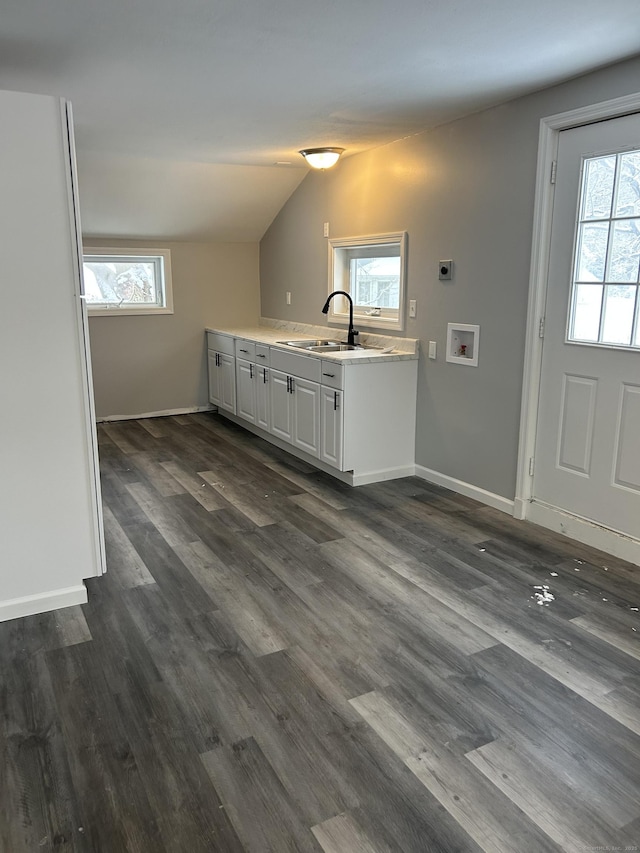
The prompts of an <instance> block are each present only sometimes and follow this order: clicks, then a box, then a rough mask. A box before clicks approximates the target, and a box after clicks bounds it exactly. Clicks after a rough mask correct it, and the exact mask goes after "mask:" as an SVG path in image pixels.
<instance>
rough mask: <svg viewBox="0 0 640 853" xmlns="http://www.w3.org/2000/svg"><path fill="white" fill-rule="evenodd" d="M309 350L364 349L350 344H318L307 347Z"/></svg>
mask: <svg viewBox="0 0 640 853" xmlns="http://www.w3.org/2000/svg"><path fill="white" fill-rule="evenodd" d="M307 349H309V350H311V352H347V350H352V349H364V347H359V346H358V347H354V346H351V344H319V345H318V346H315V347H307Z"/></svg>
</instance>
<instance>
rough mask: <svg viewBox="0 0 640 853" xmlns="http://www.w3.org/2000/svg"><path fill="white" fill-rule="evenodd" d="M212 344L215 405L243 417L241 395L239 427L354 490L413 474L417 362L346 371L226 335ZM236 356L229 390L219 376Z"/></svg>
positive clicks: (372, 363)
mask: <svg viewBox="0 0 640 853" xmlns="http://www.w3.org/2000/svg"><path fill="white" fill-rule="evenodd" d="M208 336H209V374H210V376H209V388H210V399H211V401H212V402H213V403H214V404H215V405H217V406H218V407H219V408H220V410H221V411H222V412H223V413H225V411H227V412H230V413H232V414H233V413H235V411H236V409H235V397H232V394H234V393H235V389H236V388H237V416H236V417H237V422H238V423H240V424H244V425H245V426H246V427H247V428H248V429H253V431H254V432H258V433H259V434H260V435H261V436H262V437H263V438H266V439H267V440H269V438H270V437H271V440H272V441H273V443H274V444H277V445H278V446H281V447H282V446H284V447H286V448H288V449H289V450H290V452H292V453H294V454H297V455H299V456H301V458H303V459H309V460H313V459H317V460H319V462H318V465H319V467H321V468H323V470H326V471H330V472H332V473H334V474H336V475H337V476H340V478H341V479H344V480H345V482H349V483H352V484H353V485H360V484H364V483H375V482H378V481H380V480H387V479H392V478H394V477H404V476H408V475H410V474H413V472H414V469H415V459H414V446H415V428H416V385H417V367H418V362H417V359H401V360H398V359H395V360H391V359H385V360H382V359H381V360H380V361H378V360H377V359H376V360H373V359H369V360H366V361H361V362H359V363H351V364H349V363H347V364H344V363H341V362H340V361H338V360H337V359H335V360H333V361H332V360H330V359H322V358H318V357H317V356H316V355H315V354H314V355H311V354H304V355H303V354H302V353H299V352H292V351H290V350H287V349H283V348H280V347H276V346H272V347H269V346H267V345H265V344H262V343H258V342H256V341H254V340H247V339H243V338H233V337H230V336H227V337H226V340H224V338H225V336H224V334H223V333H213V332H208ZM219 347H223V348H224V349H225V350H226V352H221V351H219V350H218V349H217V348H219ZM212 350H215V351H212ZM227 353H231V354H232V355H228V354H227ZM233 354H235V365H236V366H235V368H232V370H231V371H230V373H229V374H228V384H227V385H226V386H225V383H224V379H223V374H222V373H220V375H219V376H216V371H218V372H219V371H221V369H222V366H223V363H224V360H225V359H230V360H231V361H232V362H233V361H234V356H233ZM225 389H226V390H225ZM225 394H226V395H227V400H229V399H233V403H232V405H231V406H229V405H227V406H225V405H224V395H225ZM338 472H344V473H343V474H338Z"/></svg>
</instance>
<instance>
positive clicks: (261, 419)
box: [256, 365, 271, 431]
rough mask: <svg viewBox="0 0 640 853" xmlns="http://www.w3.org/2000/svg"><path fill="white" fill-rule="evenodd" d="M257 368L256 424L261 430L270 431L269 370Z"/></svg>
mask: <svg viewBox="0 0 640 853" xmlns="http://www.w3.org/2000/svg"><path fill="white" fill-rule="evenodd" d="M256 367H257V371H258V372H257V376H256V423H257V424H258V426H259V427H261V428H262V429H265V430H267V431H269V429H271V405H270V395H269V385H270V382H269V368H268V367H261V366H259V365H256Z"/></svg>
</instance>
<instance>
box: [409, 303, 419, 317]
mask: <svg viewBox="0 0 640 853" xmlns="http://www.w3.org/2000/svg"><path fill="white" fill-rule="evenodd" d="M417 308H418V306H417V302H416V300H415V299H410V300H409V317H415V316H416V311H417Z"/></svg>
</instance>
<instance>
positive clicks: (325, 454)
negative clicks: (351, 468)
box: [320, 385, 342, 470]
mask: <svg viewBox="0 0 640 853" xmlns="http://www.w3.org/2000/svg"><path fill="white" fill-rule="evenodd" d="M320 419H321V423H320V459H322V461H323V462H326V463H327V465H332V466H333V467H334V468H338V469H339V470H342V391H336V390H334V389H333V388H327V387H325V386H324V385H323V386H322V388H321V389H320Z"/></svg>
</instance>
